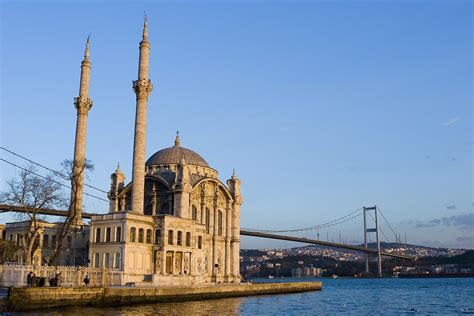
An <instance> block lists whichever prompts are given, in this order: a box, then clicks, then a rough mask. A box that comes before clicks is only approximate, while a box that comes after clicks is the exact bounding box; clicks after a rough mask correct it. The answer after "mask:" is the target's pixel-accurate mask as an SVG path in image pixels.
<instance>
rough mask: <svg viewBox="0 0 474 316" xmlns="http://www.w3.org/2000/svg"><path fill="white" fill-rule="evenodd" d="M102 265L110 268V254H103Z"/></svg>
mask: <svg viewBox="0 0 474 316" xmlns="http://www.w3.org/2000/svg"><path fill="white" fill-rule="evenodd" d="M104 267H106V268H110V255H109V254H108V253H106V254H104Z"/></svg>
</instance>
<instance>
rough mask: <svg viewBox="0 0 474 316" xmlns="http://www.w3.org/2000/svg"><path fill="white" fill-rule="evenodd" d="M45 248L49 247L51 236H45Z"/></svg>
mask: <svg viewBox="0 0 474 316" xmlns="http://www.w3.org/2000/svg"><path fill="white" fill-rule="evenodd" d="M43 247H49V235H47V234H46V235H44V236H43Z"/></svg>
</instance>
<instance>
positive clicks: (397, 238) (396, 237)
mask: <svg viewBox="0 0 474 316" xmlns="http://www.w3.org/2000/svg"><path fill="white" fill-rule="evenodd" d="M377 209H378V211H379V213H380V214H381V215H382V218H383V219H384V220H385V223H387V225H388V227H389V228H390V230H391V231H392V233H393V235H394V236H395V241H396V242H398V243H400V240H399V237H398V235H397V233H395V231H394V229H393V228H392V225H390V223H389V221H388V220H387V219H386V218H385V216H384V215H383V213H382V210H381V209H380V208H379V207H378V206H377Z"/></svg>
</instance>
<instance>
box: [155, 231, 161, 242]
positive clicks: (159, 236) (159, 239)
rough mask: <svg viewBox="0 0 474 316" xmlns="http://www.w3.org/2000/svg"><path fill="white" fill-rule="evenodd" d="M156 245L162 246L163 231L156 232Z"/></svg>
mask: <svg viewBox="0 0 474 316" xmlns="http://www.w3.org/2000/svg"><path fill="white" fill-rule="evenodd" d="M155 244H157V245H158V244H161V230H160V229H157V230H155Z"/></svg>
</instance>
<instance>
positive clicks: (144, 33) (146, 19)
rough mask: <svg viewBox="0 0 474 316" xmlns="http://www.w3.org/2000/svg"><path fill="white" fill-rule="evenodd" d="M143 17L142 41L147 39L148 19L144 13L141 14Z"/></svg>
mask: <svg viewBox="0 0 474 316" xmlns="http://www.w3.org/2000/svg"><path fill="white" fill-rule="evenodd" d="M143 14H144V15H145V22H144V23H143V39H146V38H148V18H147V16H146V13H145V12H143Z"/></svg>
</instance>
